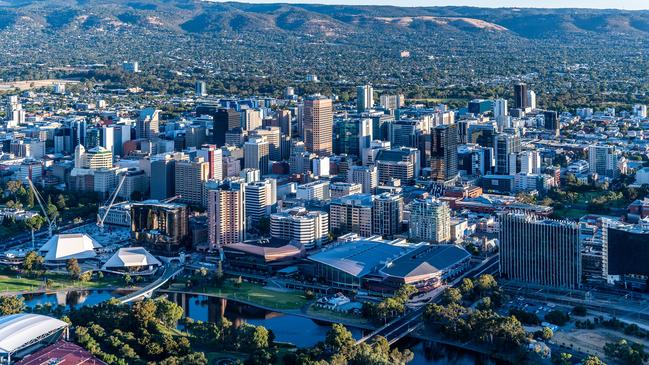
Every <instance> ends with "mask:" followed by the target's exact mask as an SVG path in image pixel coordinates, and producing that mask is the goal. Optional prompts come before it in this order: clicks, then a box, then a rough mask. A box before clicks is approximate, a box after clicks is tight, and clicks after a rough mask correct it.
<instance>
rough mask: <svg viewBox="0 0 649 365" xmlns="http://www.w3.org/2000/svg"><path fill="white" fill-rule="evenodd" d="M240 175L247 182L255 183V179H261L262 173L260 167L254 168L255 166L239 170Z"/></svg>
mask: <svg viewBox="0 0 649 365" xmlns="http://www.w3.org/2000/svg"><path fill="white" fill-rule="evenodd" d="M239 177H240V178H241V180H243V182H245V183H246V184H248V183H253V182H255V181H261V173H260V172H259V169H253V168H246V169H243V170H241V171H240V172H239ZM244 190H245V189H244Z"/></svg>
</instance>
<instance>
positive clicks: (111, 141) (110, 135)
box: [100, 126, 115, 154]
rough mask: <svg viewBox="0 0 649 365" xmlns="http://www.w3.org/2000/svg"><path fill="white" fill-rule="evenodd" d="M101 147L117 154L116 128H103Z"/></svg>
mask: <svg viewBox="0 0 649 365" xmlns="http://www.w3.org/2000/svg"><path fill="white" fill-rule="evenodd" d="M100 135H101V146H102V147H104V148H105V149H107V150H110V152H112V153H113V154H115V128H113V127H111V126H103V127H101V133H100Z"/></svg>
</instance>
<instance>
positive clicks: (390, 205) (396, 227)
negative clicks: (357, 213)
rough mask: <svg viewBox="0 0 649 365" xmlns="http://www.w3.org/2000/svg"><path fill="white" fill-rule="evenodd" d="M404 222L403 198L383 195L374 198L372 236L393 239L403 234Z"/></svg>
mask: <svg viewBox="0 0 649 365" xmlns="http://www.w3.org/2000/svg"><path fill="white" fill-rule="evenodd" d="M402 221H403V197H401V195H396V194H389V193H383V194H381V195H377V196H376V197H374V201H373V206H372V234H378V235H381V236H382V237H383V238H387V239H390V238H393V237H394V236H395V235H397V234H399V233H401V222H402Z"/></svg>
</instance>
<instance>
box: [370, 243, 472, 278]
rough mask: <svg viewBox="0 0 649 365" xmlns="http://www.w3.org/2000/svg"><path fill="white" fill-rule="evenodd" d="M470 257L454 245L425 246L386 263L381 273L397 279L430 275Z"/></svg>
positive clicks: (465, 251)
mask: <svg viewBox="0 0 649 365" xmlns="http://www.w3.org/2000/svg"><path fill="white" fill-rule="evenodd" d="M470 257H471V254H470V253H469V252H467V250H465V249H463V248H461V247H459V246H455V245H426V246H421V247H419V248H417V249H415V250H413V251H412V252H409V253H407V254H406V255H403V256H401V257H399V258H398V259H396V260H394V261H392V262H390V263H388V264H387V265H386V266H385V267H384V268H383V269H381V273H383V274H385V275H388V276H393V277H399V278H407V277H415V276H422V275H430V274H433V273H436V272H439V271H443V270H446V269H447V268H449V267H451V266H453V265H455V264H457V263H459V262H462V261H463V260H466V259H468V258H470Z"/></svg>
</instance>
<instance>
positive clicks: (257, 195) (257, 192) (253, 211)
mask: <svg viewBox="0 0 649 365" xmlns="http://www.w3.org/2000/svg"><path fill="white" fill-rule="evenodd" d="M244 190H245V200H246V221H247V222H248V224H251V223H256V222H259V220H260V219H261V218H263V217H267V216H269V215H270V213H271V212H272V208H273V205H275V203H276V201H277V191H276V181H275V180H274V179H265V180H263V181H255V182H253V183H250V184H246V185H245V189H244Z"/></svg>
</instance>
